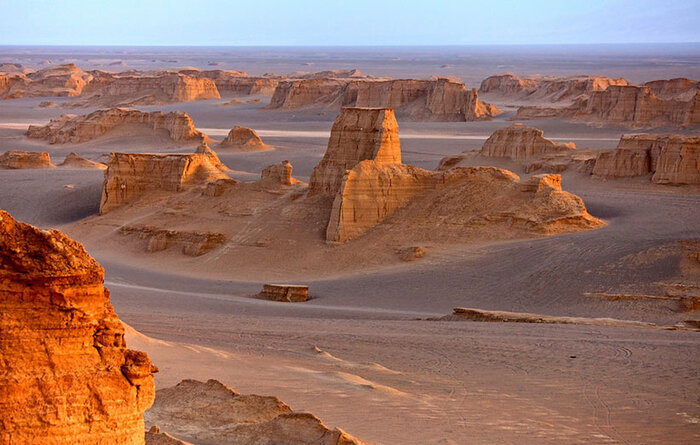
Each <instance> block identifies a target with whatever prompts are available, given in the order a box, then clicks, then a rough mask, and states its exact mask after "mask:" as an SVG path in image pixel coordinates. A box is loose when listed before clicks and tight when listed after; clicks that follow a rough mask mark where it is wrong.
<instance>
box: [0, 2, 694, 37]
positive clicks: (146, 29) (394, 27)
mask: <svg viewBox="0 0 700 445" xmlns="http://www.w3.org/2000/svg"><path fill="white" fill-rule="evenodd" d="M0 11H2V14H1V15H0V45H120V46H132V45H145V46H161V45H163V46H190V45H191V46H219V45H220V46H255V45H272V46H286V45H294V46H335V45H343V46H367V45H370V46H389V45H391V46H393V45H401V46H403V45H406V46H415V45H431V46H432V45H490V44H598V43H674V42H700V0H685V1H682V0H657V1H654V0H608V1H604V0H584V1H580V0H556V1H555V0H519V1H517V0H500V1H499V0H480V1H472V0H461V1H460V0H403V1H399V0H325V1H317V0H310V1H304V0H287V1H278V0H246V1H237V0H229V1H225V0H186V1H183V0H0Z"/></svg>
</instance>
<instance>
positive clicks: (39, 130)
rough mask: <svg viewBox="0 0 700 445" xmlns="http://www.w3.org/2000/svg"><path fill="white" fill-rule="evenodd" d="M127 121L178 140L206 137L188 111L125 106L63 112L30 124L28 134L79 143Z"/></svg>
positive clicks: (31, 136) (57, 141) (54, 141)
mask: <svg viewBox="0 0 700 445" xmlns="http://www.w3.org/2000/svg"><path fill="white" fill-rule="evenodd" d="M126 124H142V125H144V126H146V127H147V128H150V129H152V130H153V131H158V130H166V131H167V132H168V134H169V135H170V138H171V139H172V140H173V141H175V142H188V141H201V140H205V139H206V138H207V136H206V135H205V134H204V133H202V132H200V131H198V130H197V129H196V128H195V127H194V122H192V118H190V116H189V115H188V114H187V113H183V112H179V111H177V112H176V111H173V112H170V113H167V114H166V113H162V112H160V111H151V112H145V111H139V110H130V109H126V108H109V109H105V110H97V111H94V112H92V113H90V114H83V115H78V116H76V115H72V114H64V115H61V117H59V118H58V119H52V120H51V121H50V122H49V123H48V124H47V125H43V126H39V125H30V126H29V129H28V130H27V137H30V138H35V139H43V140H45V141H48V142H49V143H50V144H66V143H72V144H78V143H81V142H87V141H90V140H93V139H96V138H98V137H100V136H102V135H104V134H105V133H107V132H108V131H110V130H112V129H114V128H117V127H119V126H121V125H126Z"/></svg>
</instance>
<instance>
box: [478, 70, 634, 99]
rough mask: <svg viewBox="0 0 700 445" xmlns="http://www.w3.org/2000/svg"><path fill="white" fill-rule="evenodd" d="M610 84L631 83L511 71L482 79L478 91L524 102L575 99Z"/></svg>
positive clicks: (622, 80) (594, 77)
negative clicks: (526, 74)
mask: <svg viewBox="0 0 700 445" xmlns="http://www.w3.org/2000/svg"><path fill="white" fill-rule="evenodd" d="M611 85H622V86H625V85H629V83H628V82H627V80H625V79H622V78H618V79H612V78H610V77H604V76H571V77H547V76H535V77H517V76H516V75H514V74H512V73H506V74H499V75H496V76H490V77H487V78H486V79H484V80H483V81H482V82H481V86H480V87H479V93H480V94H484V95H489V97H492V96H494V97H499V98H502V99H507V100H511V101H512V100H516V101H523V102H528V101H532V102H552V103H555V102H573V101H574V100H576V99H577V98H579V97H581V96H584V95H587V94H590V93H591V92H593V91H603V90H605V89H607V88H608V87H609V86H611Z"/></svg>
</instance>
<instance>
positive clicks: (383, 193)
mask: <svg viewBox="0 0 700 445" xmlns="http://www.w3.org/2000/svg"><path fill="white" fill-rule="evenodd" d="M409 206H412V207H410V209H407V210H406V211H405V212H404V213H405V217H404V218H401V221H398V222H396V224H400V226H401V227H402V228H403V229H405V230H407V231H408V230H416V229H417V230H433V229H429V228H430V227H433V228H434V226H435V224H436V221H439V222H440V225H441V227H442V229H441V230H442V231H443V232H444V233H445V234H446V233H447V232H449V231H450V230H464V231H467V230H468V228H469V227H474V226H483V225H485V224H489V225H491V226H494V227H495V226H498V225H505V226H507V227H508V228H509V229H516V230H518V229H519V230H523V231H524V232H528V233H531V234H538V233H539V234H551V233H560V232H572V231H578V230H586V229H591V228H595V227H599V226H601V225H602V222H601V221H599V220H598V219H596V218H594V217H592V216H591V215H590V214H588V212H587V211H586V207H585V205H584V203H583V201H582V200H581V199H580V198H579V197H577V196H575V195H572V194H570V193H567V192H564V191H562V189H561V178H560V176H559V175H538V176H533V177H532V178H530V179H529V180H528V181H527V182H524V183H522V182H520V178H519V177H518V176H517V175H515V174H514V173H511V172H509V171H507V170H501V169H497V168H493V167H470V168H464V167H459V168H453V169H450V170H447V171H444V172H436V171H430V170H424V169H421V168H418V167H414V166H411V165H403V164H385V165H382V164H381V163H378V162H375V161H363V162H361V163H359V164H358V165H357V166H355V167H354V168H353V169H352V170H351V171H349V172H348V174H347V175H346V176H345V178H344V180H343V183H342V186H341V188H340V190H339V191H338V193H337V195H336V197H335V201H334V202H333V209H332V211H331V217H330V221H329V223H328V228H327V231H326V239H327V240H328V241H330V242H334V243H342V242H345V241H348V240H351V239H354V238H357V237H358V236H360V235H362V234H364V233H365V232H367V231H368V230H369V229H370V228H372V227H374V226H375V225H377V224H379V223H381V222H383V221H384V220H386V219H387V218H389V217H390V216H391V215H392V214H394V213H395V212H396V211H398V210H399V209H402V208H405V207H409Z"/></svg>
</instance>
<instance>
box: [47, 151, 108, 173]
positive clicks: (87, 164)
mask: <svg viewBox="0 0 700 445" xmlns="http://www.w3.org/2000/svg"><path fill="white" fill-rule="evenodd" d="M59 167H63V168H86V169H93V170H104V169H106V168H107V166H106V165H104V164H102V163H101V162H95V161H90V160H89V159H85V158H82V157H80V156H78V155H77V154H76V153H75V152H73V151H72V152H70V153H69V154H68V156H66V158H65V159H64V160H63V162H62V163H61V165H59Z"/></svg>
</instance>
